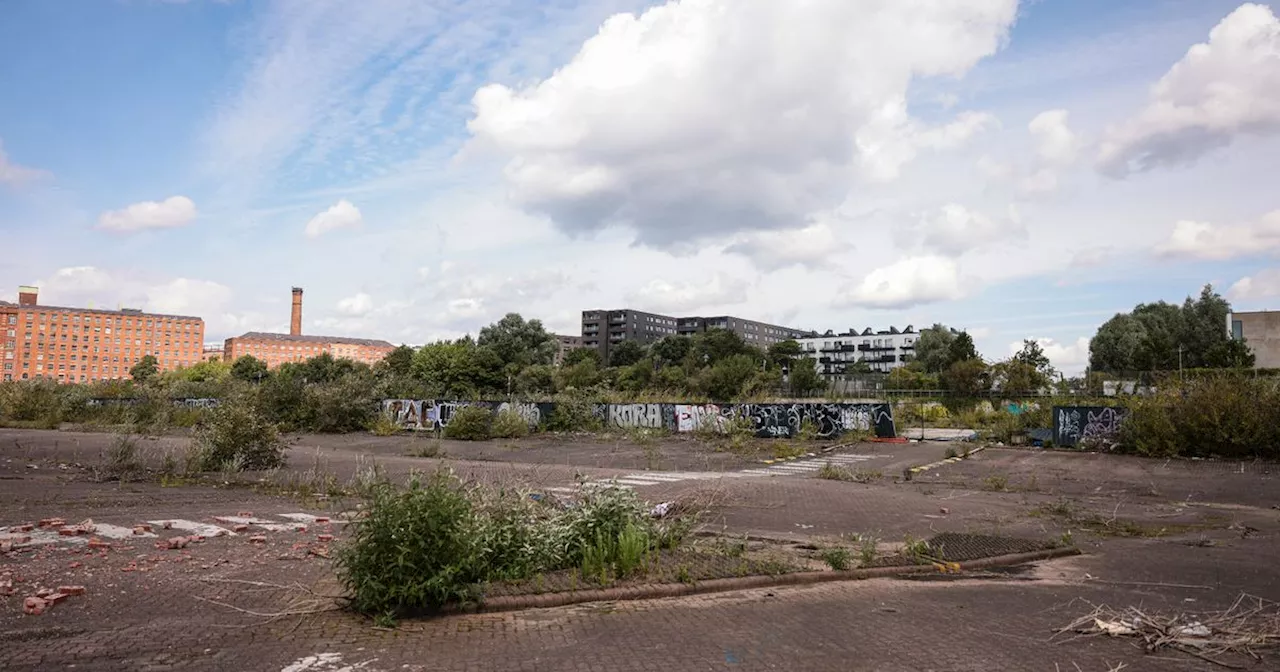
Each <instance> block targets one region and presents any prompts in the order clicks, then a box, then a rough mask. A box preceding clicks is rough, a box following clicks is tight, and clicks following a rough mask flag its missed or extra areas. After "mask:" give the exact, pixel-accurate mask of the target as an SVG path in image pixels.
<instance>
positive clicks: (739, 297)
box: [627, 273, 748, 313]
mask: <svg viewBox="0 0 1280 672" xmlns="http://www.w3.org/2000/svg"><path fill="white" fill-rule="evenodd" d="M747 289H748V284H747V282H746V281H745V280H741V279H738V278H731V277H729V276H727V275H725V274H723V273H716V274H715V275H714V276H712V277H711V280H710V281H709V282H687V283H672V282H667V281H666V280H652V281H650V282H649V283H648V284H646V285H645V286H643V287H641V288H639V289H637V290H636V291H634V292H632V293H630V294H629V295H628V296H627V301H628V302H629V303H631V304H633V305H635V306H636V308H637V309H639V310H650V311H653V312H657V313H684V312H689V311H695V310H698V309H701V308H713V307H719V306H725V305H730V304H737V303H743V302H745V301H746V300H747Z"/></svg>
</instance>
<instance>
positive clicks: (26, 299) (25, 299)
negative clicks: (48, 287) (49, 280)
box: [18, 285, 40, 306]
mask: <svg viewBox="0 0 1280 672" xmlns="http://www.w3.org/2000/svg"><path fill="white" fill-rule="evenodd" d="M39 295H40V288H39V287H28V286H26V285H23V286H21V287H19V288H18V305H19V306H34V305H36V297H38V296H39Z"/></svg>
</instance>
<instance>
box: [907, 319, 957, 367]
mask: <svg viewBox="0 0 1280 672" xmlns="http://www.w3.org/2000/svg"><path fill="white" fill-rule="evenodd" d="M954 340H956V334H955V332H953V331H951V329H949V328H947V327H946V326H945V325H943V324H934V325H933V326H932V327H928V328H926V329H921V330H920V337H919V338H917V339H916V344H915V345H916V356H915V359H913V360H912V362H911V363H912V364H913V365H914V366H917V367H919V368H921V369H923V370H924V371H925V372H926V373H941V372H942V371H944V370H946V368H947V366H949V365H950V364H951V362H952V359H951V343H952V341H954Z"/></svg>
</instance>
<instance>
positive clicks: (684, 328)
mask: <svg viewBox="0 0 1280 672" xmlns="http://www.w3.org/2000/svg"><path fill="white" fill-rule="evenodd" d="M710 329H728V330H730V331H732V332H734V333H736V334H738V335H739V336H741V337H742V340H744V341H746V342H747V343H748V344H749V345H753V346H755V347H757V348H760V349H762V350H763V349H765V348H768V347H769V346H770V345H773V344H774V343H777V342H779V341H785V340H787V339H798V338H803V337H804V336H806V335H809V334H811V333H812V332H807V331H802V330H800V329H793V328H790V327H781V326H778V325H776V324H768V323H766V322H757V321H756V320H748V319H744V318H741V317H733V316H730V315H719V316H716V317H697V316H692V317H673V316H671V315H661V314H658V313H646V312H644V311H640V310H630V309H626V308H624V309H619V310H603V309H600V310H584V311H582V347H584V348H596V351H597V352H598V353H599V354H600V361H601V362H603V363H605V364H608V362H609V354H610V350H611V349H612V348H614V347H616V346H617V345H618V344H619V343H622V342H623V341H635V342H636V343H639V344H640V345H649V344H650V343H653V342H655V341H658V340H661V339H663V338H666V337H667V336H675V335H681V336H692V335H694V334H698V333H702V332H705V331H707V330H710Z"/></svg>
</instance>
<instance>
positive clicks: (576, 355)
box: [560, 348, 600, 367]
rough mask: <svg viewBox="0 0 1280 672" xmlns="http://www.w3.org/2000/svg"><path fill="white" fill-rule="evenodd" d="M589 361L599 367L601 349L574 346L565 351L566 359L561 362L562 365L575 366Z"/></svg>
mask: <svg viewBox="0 0 1280 672" xmlns="http://www.w3.org/2000/svg"><path fill="white" fill-rule="evenodd" d="M588 361H589V362H591V363H592V364H595V365H596V366H597V367H598V366H600V351H599V350H596V349H595V348H574V349H572V350H570V351H569V352H567V353H565V356H564V361H562V362H560V366H573V365H574V364H578V363H580V362H588Z"/></svg>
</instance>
